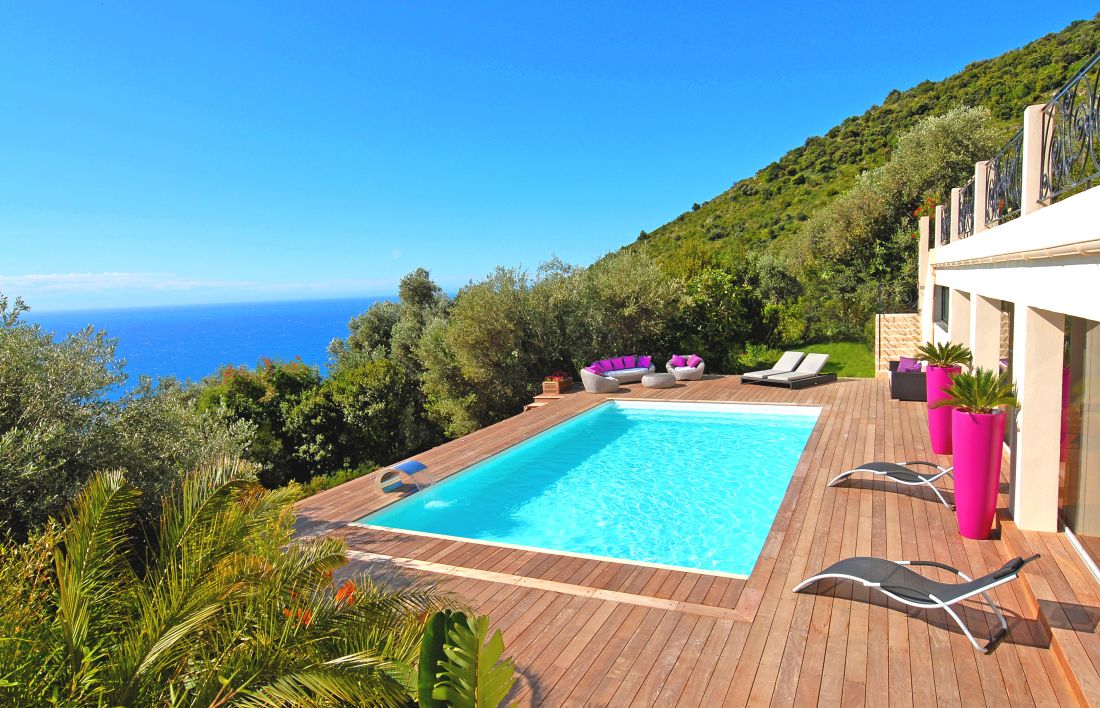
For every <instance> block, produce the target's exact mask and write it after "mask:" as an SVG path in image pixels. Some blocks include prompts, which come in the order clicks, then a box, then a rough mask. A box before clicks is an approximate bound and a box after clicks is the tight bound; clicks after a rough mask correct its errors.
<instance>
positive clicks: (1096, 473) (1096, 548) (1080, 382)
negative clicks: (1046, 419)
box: [1059, 317, 1100, 562]
mask: <svg viewBox="0 0 1100 708" xmlns="http://www.w3.org/2000/svg"><path fill="white" fill-rule="evenodd" d="M1068 330H1069V333H1068V336H1067V340H1068V342H1067V344H1068V346H1067V352H1066V354H1067V364H1068V366H1067V369H1068V375H1067V379H1066V383H1067V385H1066V394H1065V399H1064V400H1065V401H1066V403H1068V405H1067V406H1066V413H1065V416H1064V418H1063V420H1064V434H1063V437H1062V450H1063V454H1062V457H1063V460H1064V462H1063V465H1062V469H1063V474H1062V479H1061V480H1060V481H1061V484H1060V490H1059V491H1060V499H1059V506H1060V507H1061V509H1060V510H1061V514H1062V519H1063V521H1064V522H1065V524H1066V526H1067V527H1069V529H1070V530H1071V531H1072V532H1073V533H1074V535H1076V536H1077V539H1078V540H1079V541H1080V542H1081V545H1082V546H1084V548H1085V551H1086V552H1087V553H1088V554H1089V555H1090V556H1091V557H1092V559H1093V561H1094V562H1100V323H1098V322H1093V321H1091V320H1085V319H1082V318H1079V317H1071V318H1069V327H1068Z"/></svg>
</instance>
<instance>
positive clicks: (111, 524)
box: [54, 472, 141, 672]
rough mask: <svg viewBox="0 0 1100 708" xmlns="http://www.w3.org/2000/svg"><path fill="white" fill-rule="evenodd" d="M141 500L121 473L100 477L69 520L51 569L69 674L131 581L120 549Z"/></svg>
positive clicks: (91, 483)
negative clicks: (99, 620) (99, 622)
mask: <svg viewBox="0 0 1100 708" xmlns="http://www.w3.org/2000/svg"><path fill="white" fill-rule="evenodd" d="M140 497H141V493H140V492H139V491H138V490H136V489H134V488H133V487H131V486H130V485H128V484H127V483H126V480H125V479H124V478H123V476H122V473H121V472H104V473H101V474H98V475H96V476H95V477H93V478H92V479H91V481H89V482H88V484H87V485H86V486H85V487H84V490H83V491H82V492H81V493H80V495H79V496H78V497H77V499H76V502H75V504H74V506H73V509H72V512H71V513H70V514H69V516H68V519H67V525H66V529H65V532H64V534H63V535H62V541H61V545H60V546H59V547H58V549H57V551H56V552H55V554H54V569H55V572H56V574H57V586H58V606H57V619H58V622H59V624H60V628H61V634H62V637H63V638H64V643H65V648H66V653H67V655H68V660H69V665H70V667H71V669H72V670H73V671H74V672H76V671H79V669H80V667H81V665H82V664H83V662H84V658H85V654H86V650H87V648H88V641H89V633H90V632H91V631H92V629H93V623H95V621H96V619H97V617H98V618H104V617H108V618H109V617H112V616H114V615H115V613H116V612H117V611H118V604H119V603H120V602H121V601H123V592H122V590H123V588H125V587H126V585H127V584H128V583H129V582H130V581H131V580H132V579H133V571H132V569H131V568H130V566H129V564H128V563H127V559H126V556H125V553H124V552H123V549H124V546H125V544H126V542H127V540H128V537H127V535H126V530H127V528H128V527H129V525H130V523H131V521H132V519H133V514H134V511H135V510H136V509H137V504H138V500H139V498H140Z"/></svg>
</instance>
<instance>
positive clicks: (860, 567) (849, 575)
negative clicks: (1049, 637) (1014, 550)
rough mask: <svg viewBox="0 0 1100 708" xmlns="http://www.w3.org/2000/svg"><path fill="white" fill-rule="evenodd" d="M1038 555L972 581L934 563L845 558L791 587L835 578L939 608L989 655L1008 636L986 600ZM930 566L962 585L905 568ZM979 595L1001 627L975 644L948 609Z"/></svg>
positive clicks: (999, 615) (912, 603)
mask: <svg viewBox="0 0 1100 708" xmlns="http://www.w3.org/2000/svg"><path fill="white" fill-rule="evenodd" d="M1038 557H1039V556H1037V555H1035V556H1032V557H1030V558H1020V557H1018V556H1017V557H1016V558H1013V559H1012V560H1010V561H1009V562H1007V563H1005V564H1004V565H1003V566H1001V568H1000V569H998V570H995V571H993V572H992V573H989V574H988V575H983V576H982V577H980V578H976V579H974V580H971V579H970V578H969V576H967V575H966V574H964V573H963V572H962V571H960V570H959V569H958V568H952V567H951V566H949V565H945V564H943V563H937V562H935V561H891V560H886V559H885V558H870V557H866V556H861V557H855V558H845V559H844V560H842V561H838V562H836V563H833V564H832V565H831V566H829V567H828V568H826V569H825V570H823V571H821V572H820V573H818V574H817V575H815V576H813V577H811V578H807V579H806V580H804V581H802V582H801V583H799V585H798V586H797V587H795V588H794V592H801V591H802V590H803V589H805V588H806V587H807V586H809V585H812V584H813V583H816V582H818V581H819V580H825V579H828V578H834V579H839V580H852V581H855V582H857V583H862V584H863V585H864V586H866V587H869V588H874V589H875V590H878V591H879V592H881V593H882V594H884V595H886V596H887V597H891V598H893V599H895V600H897V601H898V602H900V603H902V604H904V605H908V606H910V607H921V608H924V609H937V608H939V609H942V610H944V611H945V612H947V614H949V615H950V616H951V619H953V620H955V623H956V624H958V625H959V627H960V628H961V629H962V631H963V634H965V635H966V638H967V639H969V640H970V643H971V644H973V645H974V648H975V649H977V650H978V651H980V652H984V653H986V654H988V653H989V652H990V650H991V649H992V648H993V647H994V646H995V645H996V644H997V642H999V641H1000V640H1001V639H1002V638H1003V637H1004V636H1005V634H1007V633H1008V622H1007V621H1005V616H1004V615H1003V614H1002V613H1001V610H1000V608H998V607H997V605H995V604H994V603H993V600H992V598H990V597H989V591H990V590H992V589H993V588H995V587H997V586H998V585H1004V584H1005V583H1007V582H1009V581H1011V580H1015V579H1016V578H1017V577H1018V576H1019V575H1020V569H1021V568H1023V567H1024V566H1025V565H1027V564H1028V563H1030V562H1031V561H1033V560H1035V559H1036V558H1038ZM915 565H922V566H932V567H935V568H940V569H942V570H946V571H948V572H950V573H954V574H955V575H957V576H958V577H960V578H962V580H963V582H961V583H941V582H937V581H935V580H932V579H930V578H926V577H925V576H923V575H921V574H919V573H915V572H913V571H912V570H909V568H908V567H907V566H915ZM975 595H981V596H982V599H984V600H985V602H986V604H988V605H989V606H990V607H991V608H992V609H993V612H994V614H996V615H997V619H998V620H999V621H1000V623H1001V628H1000V629H999V630H998V631H997V633H996V634H994V635H993V637H992V638H991V639H990V640H989V642H988V643H986V645H985V646H982V645H980V644H978V640H976V639H975V638H974V635H973V634H971V633H970V629H969V628H968V627H967V626H966V625H965V624H964V623H963V621H962V618H960V617H959V615H958V614H957V613H956V612H955V610H953V609H952V608H951V606H952V605H955V604H957V603H960V602H962V601H963V600H966V599H967V598H971V597H974V596H975Z"/></svg>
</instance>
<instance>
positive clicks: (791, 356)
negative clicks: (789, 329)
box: [775, 352, 803, 371]
mask: <svg viewBox="0 0 1100 708" xmlns="http://www.w3.org/2000/svg"><path fill="white" fill-rule="evenodd" d="M802 357H803V354H802V352H785V353H784V354H783V356H781V357H779V361H777V362H775V368H776V369H778V370H780V371H793V370H794V367H796V366H798V362H800V361H802Z"/></svg>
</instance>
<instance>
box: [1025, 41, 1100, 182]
mask: <svg viewBox="0 0 1100 708" xmlns="http://www.w3.org/2000/svg"><path fill="white" fill-rule="evenodd" d="M1042 125H1043V150H1042V167H1041V172H1040V175H1041V177H1040V179H1039V200H1040V201H1042V202H1044V203H1046V204H1049V203H1051V202H1053V201H1054V200H1056V199H1057V198H1058V197H1060V196H1062V195H1065V194H1067V193H1069V192H1073V191H1076V190H1078V188H1084V189H1088V188H1089V187H1091V186H1092V185H1093V182H1095V181H1097V180H1098V179H1100V155H1098V154H1097V151H1098V150H1100V54H1098V55H1096V56H1095V57H1093V58H1092V60H1091V61H1089V62H1088V63H1087V64H1085V67H1084V68H1083V69H1081V71H1079V72H1077V75H1076V76H1074V77H1073V78H1072V79H1070V81H1069V83H1067V84H1066V85H1065V86H1063V87H1062V89H1061V90H1060V91H1059V92H1058V93H1057V94H1055V95H1054V98H1053V99H1051V101H1050V103H1048V104H1047V105H1046V106H1045V107H1044V108H1043V123H1042Z"/></svg>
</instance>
